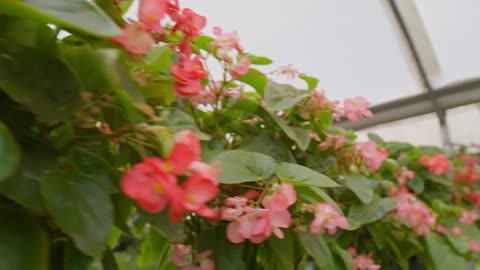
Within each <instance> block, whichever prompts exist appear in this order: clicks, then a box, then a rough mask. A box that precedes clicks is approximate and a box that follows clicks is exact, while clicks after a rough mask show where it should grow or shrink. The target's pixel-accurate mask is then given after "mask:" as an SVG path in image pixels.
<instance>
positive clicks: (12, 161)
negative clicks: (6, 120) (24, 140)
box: [0, 122, 20, 181]
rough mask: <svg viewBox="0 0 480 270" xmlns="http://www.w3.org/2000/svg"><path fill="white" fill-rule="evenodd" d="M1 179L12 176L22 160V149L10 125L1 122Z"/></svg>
mask: <svg viewBox="0 0 480 270" xmlns="http://www.w3.org/2000/svg"><path fill="white" fill-rule="evenodd" d="M0 160H1V161H2V162H0V181H2V180H4V179H6V178H7V177H9V176H11V175H12V174H13V173H14V172H15V170H16V169H17V166H18V164H19V162H20V151H19V150H18V146H17V143H16V142H15V138H14V137H13V135H12V133H10V130H9V129H8V127H7V126H6V125H5V124H3V123H2V122H0Z"/></svg>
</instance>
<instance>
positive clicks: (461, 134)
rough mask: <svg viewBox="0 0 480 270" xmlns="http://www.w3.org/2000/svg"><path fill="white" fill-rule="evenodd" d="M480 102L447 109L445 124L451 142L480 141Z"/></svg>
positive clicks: (467, 142) (469, 142) (466, 142)
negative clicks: (479, 123)
mask: <svg viewBox="0 0 480 270" xmlns="http://www.w3.org/2000/svg"><path fill="white" fill-rule="evenodd" d="M479 121H480V103H479V104H472V105H468V106H463V107H458V108H455V109H451V110H448V111H447V124H448V129H449V130H450V136H451V138H452V142H453V143H461V144H472V143H477V144H478V143H479V142H480V125H478V124H476V123H478V122H479Z"/></svg>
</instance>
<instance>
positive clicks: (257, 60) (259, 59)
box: [246, 54, 273, 65]
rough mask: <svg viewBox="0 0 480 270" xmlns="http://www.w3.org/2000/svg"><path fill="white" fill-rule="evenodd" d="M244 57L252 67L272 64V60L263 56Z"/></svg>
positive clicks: (249, 55) (250, 55) (251, 55)
mask: <svg viewBox="0 0 480 270" xmlns="http://www.w3.org/2000/svg"><path fill="white" fill-rule="evenodd" d="M246 56H247V57H248V59H249V60H250V62H252V64H253V65H270V64H271V63H273V61H272V59H270V58H268V57H265V56H256V55H253V54H247V55H246Z"/></svg>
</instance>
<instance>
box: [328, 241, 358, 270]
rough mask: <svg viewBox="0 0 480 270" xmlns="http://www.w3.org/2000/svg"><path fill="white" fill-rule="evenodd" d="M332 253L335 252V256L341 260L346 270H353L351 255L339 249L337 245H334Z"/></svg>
mask: <svg viewBox="0 0 480 270" xmlns="http://www.w3.org/2000/svg"><path fill="white" fill-rule="evenodd" d="M333 252H335V254H337V255H338V256H339V257H340V258H341V259H342V261H343V264H344V265H345V269H346V270H355V264H354V262H353V258H352V255H350V253H348V251H346V250H345V249H343V248H341V247H339V246H338V245H335V246H334V248H333Z"/></svg>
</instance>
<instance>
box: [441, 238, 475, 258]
mask: <svg viewBox="0 0 480 270" xmlns="http://www.w3.org/2000/svg"><path fill="white" fill-rule="evenodd" d="M446 236H447V239H448V242H450V245H452V247H453V248H454V249H455V250H456V251H457V252H458V253H460V254H463V255H465V254H467V253H468V252H470V246H469V244H468V239H467V238H466V237H464V236H463V235H462V236H455V235H452V234H451V233H447V234H446Z"/></svg>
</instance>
